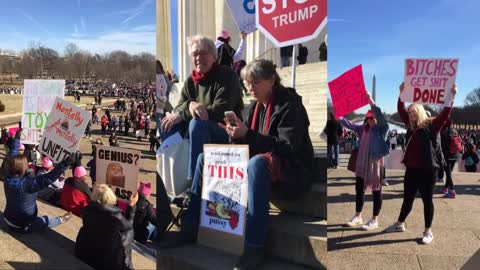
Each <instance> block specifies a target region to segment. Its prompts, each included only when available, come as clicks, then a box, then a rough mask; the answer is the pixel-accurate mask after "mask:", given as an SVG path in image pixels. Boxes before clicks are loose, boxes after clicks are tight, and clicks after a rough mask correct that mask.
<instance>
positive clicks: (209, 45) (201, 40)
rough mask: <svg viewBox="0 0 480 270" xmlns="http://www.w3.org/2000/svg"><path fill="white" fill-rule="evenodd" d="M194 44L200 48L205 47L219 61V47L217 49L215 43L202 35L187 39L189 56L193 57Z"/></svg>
mask: <svg viewBox="0 0 480 270" xmlns="http://www.w3.org/2000/svg"><path fill="white" fill-rule="evenodd" d="M193 44H198V45H199V46H202V47H205V48H206V49H207V51H208V53H209V54H211V55H213V57H214V58H215V60H217V57H218V56H217V47H215V43H213V40H211V39H210V38H208V37H206V36H202V35H195V36H192V37H189V38H188V39H187V45H188V55H190V56H192V46H193Z"/></svg>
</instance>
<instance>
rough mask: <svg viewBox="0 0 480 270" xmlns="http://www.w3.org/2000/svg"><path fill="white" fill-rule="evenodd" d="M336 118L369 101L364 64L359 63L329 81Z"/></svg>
mask: <svg viewBox="0 0 480 270" xmlns="http://www.w3.org/2000/svg"><path fill="white" fill-rule="evenodd" d="M328 87H329V89H330V95H331V97H332V104H333V109H334V111H335V119H338V118H339V117H340V116H344V115H346V114H348V113H351V112H353V111H355V110H356V109H358V108H361V107H363V106H365V105H367V104H368V103H369V98H368V96H367V95H366V93H367V89H365V83H364V81H363V72H362V65H358V66H356V67H354V68H352V69H350V70H349V71H347V72H345V73H343V74H342V75H340V76H339V77H338V78H336V79H334V80H332V81H330V82H329V83H328Z"/></svg>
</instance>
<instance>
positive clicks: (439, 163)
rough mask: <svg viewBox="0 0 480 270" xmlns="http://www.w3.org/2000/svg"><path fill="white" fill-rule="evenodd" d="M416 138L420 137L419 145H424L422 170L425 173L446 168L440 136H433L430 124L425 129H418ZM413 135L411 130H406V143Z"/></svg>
mask: <svg viewBox="0 0 480 270" xmlns="http://www.w3.org/2000/svg"><path fill="white" fill-rule="evenodd" d="M416 132H418V136H420V140H421V142H422V143H421V145H424V148H423V149H424V151H423V152H422V154H423V160H424V164H425V166H424V169H425V170H427V171H433V170H438V169H439V168H443V167H445V166H446V162H445V158H444V157H443V153H442V142H441V137H440V134H435V132H434V130H433V126H432V124H429V125H427V126H426V127H422V128H418V129H417V131H416ZM412 135H413V131H412V130H411V129H408V130H407V134H406V138H407V142H408V141H409V139H410V137H411V136H412Z"/></svg>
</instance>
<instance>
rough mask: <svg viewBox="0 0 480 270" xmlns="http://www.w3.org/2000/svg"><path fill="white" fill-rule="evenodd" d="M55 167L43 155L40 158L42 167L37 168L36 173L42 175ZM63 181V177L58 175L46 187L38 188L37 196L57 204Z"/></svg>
mask: <svg viewBox="0 0 480 270" xmlns="http://www.w3.org/2000/svg"><path fill="white" fill-rule="evenodd" d="M54 168H55V166H54V165H53V162H52V160H51V159H49V158H48V157H44V158H43V159H42V168H41V169H40V170H38V173H37V175H43V174H46V173H48V172H50V171H52V170H53V169H54ZM64 184H65V182H64V181H63V177H59V178H58V179H57V180H55V181H54V182H53V183H51V184H50V185H48V186H47V187H46V188H44V189H42V190H40V191H39V192H38V198H40V199H42V200H44V201H47V202H50V203H52V204H55V205H59V199H60V194H61V193H62V188H63V185H64Z"/></svg>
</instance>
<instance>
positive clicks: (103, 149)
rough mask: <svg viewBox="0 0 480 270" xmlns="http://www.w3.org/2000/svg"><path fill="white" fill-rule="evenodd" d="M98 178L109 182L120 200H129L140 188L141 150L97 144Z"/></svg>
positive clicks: (100, 182) (101, 182)
mask: <svg viewBox="0 0 480 270" xmlns="http://www.w3.org/2000/svg"><path fill="white" fill-rule="evenodd" d="M95 155H96V162H97V163H96V166H97V171H96V178H97V182H96V183H98V184H107V185H108V186H109V187H110V188H111V189H112V190H113V192H115V195H116V196H117V199H118V200H120V201H124V202H126V201H128V200H129V199H130V196H132V194H133V193H135V191H136V190H137V188H138V172H139V170H140V157H141V152H140V151H137V150H130V149H126V148H121V147H110V146H105V145H97V152H96V153H95Z"/></svg>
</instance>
